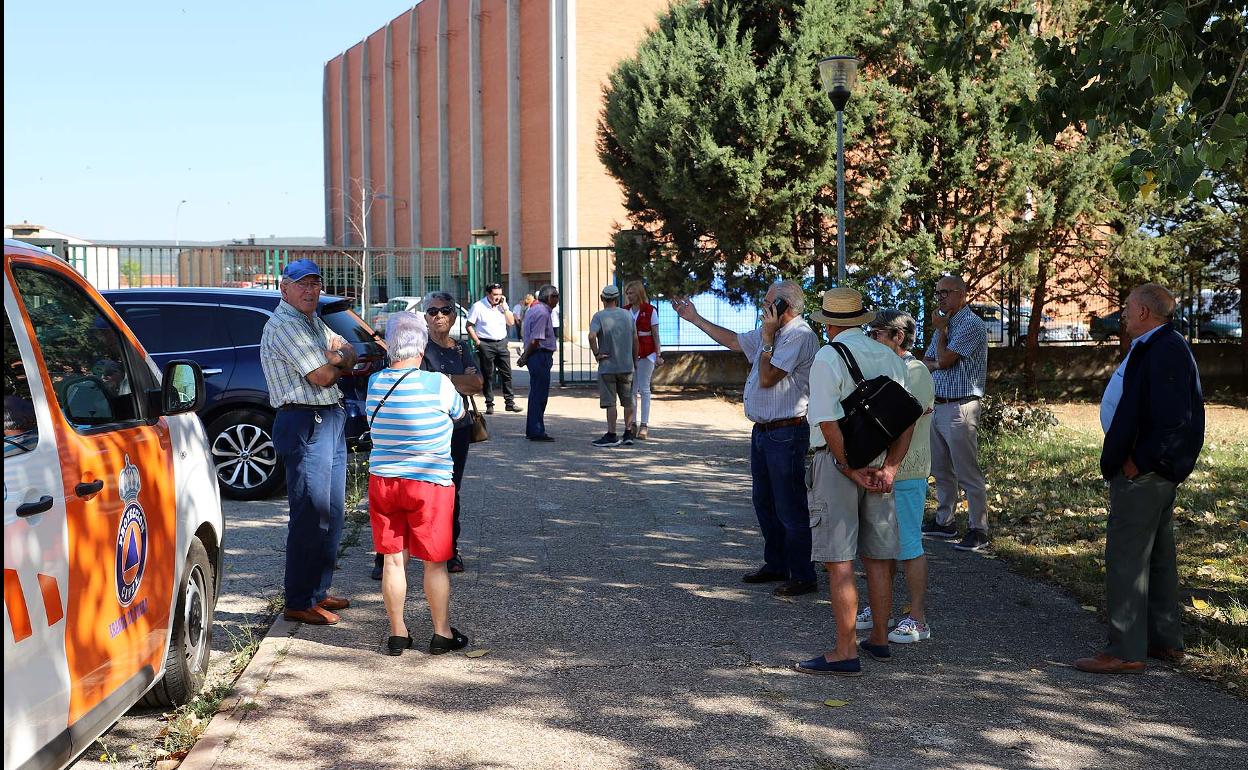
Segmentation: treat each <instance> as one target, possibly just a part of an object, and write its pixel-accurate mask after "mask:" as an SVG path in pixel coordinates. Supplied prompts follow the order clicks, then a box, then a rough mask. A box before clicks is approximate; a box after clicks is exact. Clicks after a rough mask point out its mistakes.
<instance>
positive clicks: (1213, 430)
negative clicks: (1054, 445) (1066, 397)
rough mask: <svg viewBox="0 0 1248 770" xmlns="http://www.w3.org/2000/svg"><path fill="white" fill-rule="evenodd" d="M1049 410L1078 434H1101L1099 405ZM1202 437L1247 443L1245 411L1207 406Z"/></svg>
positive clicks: (1082, 405)
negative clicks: (1085, 432) (1089, 432)
mask: <svg viewBox="0 0 1248 770" xmlns="http://www.w3.org/2000/svg"><path fill="white" fill-rule="evenodd" d="M1050 408H1051V409H1052V410H1053V413H1054V414H1056V415H1057V419H1058V420H1060V421H1061V423H1062V425H1066V426H1069V427H1071V428H1074V429H1076V430H1080V431H1085V430H1086V431H1096V432H1098V433H1099V432H1100V429H1101V405H1100V404H1091V403H1084V404H1050ZM1205 438H1206V439H1207V440H1221V441H1244V442H1248V409H1245V408H1243V407H1238V406H1226V405H1223V404H1206V405H1205Z"/></svg>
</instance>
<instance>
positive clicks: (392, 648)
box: [386, 634, 415, 655]
mask: <svg viewBox="0 0 1248 770" xmlns="http://www.w3.org/2000/svg"><path fill="white" fill-rule="evenodd" d="M413 645H415V642H414V641H413V640H412V635H411V634H408V635H407V636H392V637H390V638H389V639H387V640H386V654H387V655H402V654H403V651H404V650H410V649H411V648H412V647H413Z"/></svg>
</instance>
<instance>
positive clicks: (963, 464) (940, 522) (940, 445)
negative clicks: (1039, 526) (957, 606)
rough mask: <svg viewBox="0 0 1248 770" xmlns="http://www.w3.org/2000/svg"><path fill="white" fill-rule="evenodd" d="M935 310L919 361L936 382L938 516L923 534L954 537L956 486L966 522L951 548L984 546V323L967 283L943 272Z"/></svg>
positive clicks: (934, 457) (934, 465)
mask: <svg viewBox="0 0 1248 770" xmlns="http://www.w3.org/2000/svg"><path fill="white" fill-rule="evenodd" d="M936 302H937V305H938V310H937V312H936V314H935V315H933V316H932V343H931V344H930V345H928V347H927V353H926V354H924V356H923V363H925V364H927V368H928V369H929V370H930V371H931V373H932V382H933V383H934V384H935V385H936V406H935V407H934V410H935V411H934V413H933V414H932V434H931V435H932V476H934V477H935V478H936V519H935V520H934V521H930V522H928V523H927V524H924V525H923V534H924V535H925V536H927V537H938V538H944V539H946V540H954V539H956V538H957V537H958V527H957V525H956V524H954V521H953V515H954V512H955V511H956V510H957V509H958V488H959V487H961V488H962V489H963V490H965V491H966V502H967V505H968V507H969V509H970V521H969V523H968V525H967V530H966V536H965V537H963V538H962V541H961V542H959V543H958V544H957V545H956V546H954V547H955V548H958V549H959V550H963V551H979V550H982V549H983V548H984V547H985V546H987V545H988V494H987V488H986V487H985V486H984V472H983V471H982V470H980V467H979V412H980V399H982V398H983V397H984V389H985V386H986V384H987V379H988V327H986V326H984V322H983V321H981V320H980V318H979V316H977V315H975V313H973V312H971V308H970V306H969V305H968V304H967V303H966V282H965V281H963V280H962V279H961V278H958V277H957V276H954V275H946V276H944V277H943V278H941V279H940V280H939V281H937V282H936Z"/></svg>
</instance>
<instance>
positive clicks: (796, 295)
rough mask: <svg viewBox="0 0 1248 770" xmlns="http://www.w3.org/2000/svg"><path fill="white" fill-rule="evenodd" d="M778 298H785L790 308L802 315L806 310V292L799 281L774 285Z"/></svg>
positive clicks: (781, 282) (780, 282)
mask: <svg viewBox="0 0 1248 770" xmlns="http://www.w3.org/2000/svg"><path fill="white" fill-rule="evenodd" d="M774 288H775V290H776V296H777V297H783V298H784V301H785V302H787V303H789V307H791V308H793V310H794V311H795V312H796V313H797V314H798V315H801V314H802V311H803V310H805V308H806V292H805V291H804V290H803V289H802V286H801V284H799V283H798V282H797V281H779V282H777V283H776V284H774Z"/></svg>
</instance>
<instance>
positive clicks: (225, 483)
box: [208, 408, 286, 500]
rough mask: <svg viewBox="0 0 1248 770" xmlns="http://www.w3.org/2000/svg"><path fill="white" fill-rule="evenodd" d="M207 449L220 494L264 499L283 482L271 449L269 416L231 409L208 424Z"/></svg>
mask: <svg viewBox="0 0 1248 770" xmlns="http://www.w3.org/2000/svg"><path fill="white" fill-rule="evenodd" d="M208 446H209V450H210V452H211V454H212V462H213V465H214V467H215V469H216V474H217V481H218V483H219V484H220V485H221V494H223V495H225V496H226V497H228V498H231V499H233V500H264V499H266V498H268V497H271V496H272V495H273V494H274V493H275V492H277V490H278V489H279V488H280V487H281V486H282V484H283V482H284V481H285V479H286V470H285V466H283V464H282V458H281V457H280V456H279V455H278V454H277V449H276V448H274V446H273V415H272V414H270V413H269V412H266V411H263V410H260V409H250V408H247V409H235V410H234V411H232V412H226V413H225V414H223V415H221V416H220V417H218V418H216V419H215V420H213V421H212V422H211V423H210V424H209V425H208Z"/></svg>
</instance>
